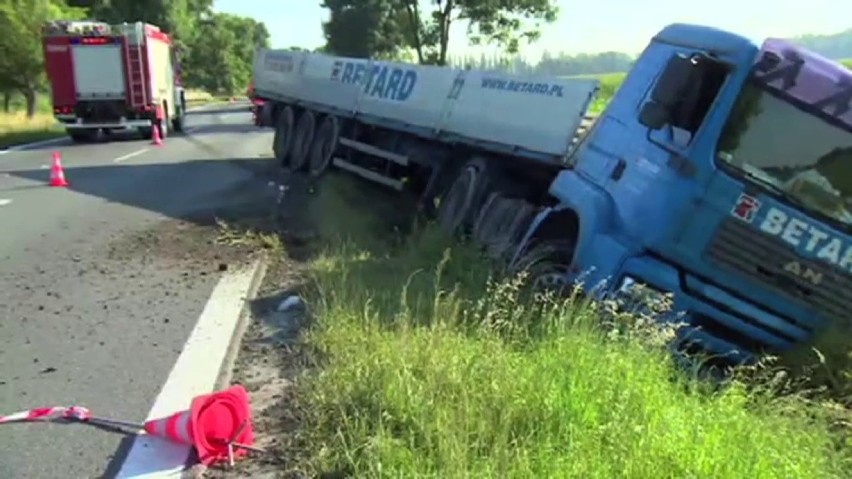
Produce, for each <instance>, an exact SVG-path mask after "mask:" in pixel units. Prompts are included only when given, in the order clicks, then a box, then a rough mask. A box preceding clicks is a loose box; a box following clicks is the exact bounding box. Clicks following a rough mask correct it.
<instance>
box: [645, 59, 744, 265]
mask: <svg viewBox="0 0 852 479" xmlns="http://www.w3.org/2000/svg"><path fill="white" fill-rule="evenodd" d="M731 71H732V68H731V66H730V65H728V64H727V63H725V62H722V61H719V60H718V59H716V58H715V57H713V56H710V55H708V54H706V53H704V52H693V53H691V54H683V53H675V54H673V55H672V57H671V58H670V59H669V61H668V64H667V65H666V67H665V68H664V70H663V71H662V73H661V74H660V76H659V78H658V80H657V82H656V84H655V85H654V87H653V89H652V90H651V92H650V93H649V95H648V98H647V101H646V102H645V103H644V104H643V105H642V106H641V107H640V111H639V123H641V124H642V125H644V126H645V127H646V128H647V129H648V130H647V139H648V142H649V143H650V144H652V145H654V146H656V147H658V148H660V149H662V150H664V151H665V152H666V153H667V159H666V165H665V167H666V168H668V169H670V170H672V171H673V172H674V174H675V175H676V177H677V178H679V181H677V183H676V184H677V187H678V189H680V190H681V192H680V193H679V194H678V195H677V202H678V204H679V205H680V207H675V206H671V207H670V208H668V209H669V210H670V215H671V216H670V218H669V221H667V222H666V223H667V224H670V225H671V226H670V227H669V228H670V229H669V233H668V234H666V235H664V236H665V237H667V240H668V241H671V242H674V243H678V242H679V241H680V240H682V238H681V237H682V235H683V234H684V233H685V232H686V231H688V230H689V229H691V228H693V227H694V226H696V225H694V224H693V222H694V221H699V222H701V224H706V223H704V221H705V220H707V219H708V214H711V211H709V210H710V209H712V208H711V205H710V204H708V203H707V202H706V201H705V195H704V193H705V191H706V188H707V186H708V184H709V180H710V179H711V178H712V173H713V167H712V165H713V159H712V157H713V156H714V155H715V140H714V137H715V135H713V134H712V133H710V130H711V129H710V128H708V124H709V118H710V117H711V113H712V112H713V108H714V105H716V103H717V100H718V98H719V95H720V93H721V92H722V88H723V86H724V85H725V83H726V81H727V80H728V78H729V76H730V73H731ZM692 246H695V245H692ZM688 248H689V247H688Z"/></svg>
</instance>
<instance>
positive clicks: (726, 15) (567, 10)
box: [214, 0, 852, 58]
mask: <svg viewBox="0 0 852 479" xmlns="http://www.w3.org/2000/svg"><path fill="white" fill-rule="evenodd" d="M554 1H555V3H556V4H557V5H558V6H559V10H560V13H559V17H558V19H557V20H556V22H554V23H552V24H549V25H546V26H545V27H544V28H543V29H542V36H541V38H540V39H539V40H538V41H537V42H536V43H535V44H533V45H529V46H524V47H523V49H522V53H523V54H524V56H527V57H529V58H538V57H540V56H541V54H542V52H544V51H545V50H547V51H550V52H551V53H560V52H564V53H568V54H576V53H597V52H602V51H622V52H626V53H631V54H633V53H638V52H640V51H641V50H642V49H643V48H644V47H645V44H646V43H647V42H648V40H649V39H650V38H651V37H652V36H653V35H654V34H655V33H656V32H657V31H659V30H660V29H661V28H662V27H664V26H665V25H667V24H669V23H676V22H684V23H698V24H703V25H708V26H712V27H717V28H722V29H725V30H729V31H732V32H735V33H740V34H743V35H745V36H748V37H751V38H754V39H755V40H757V41H760V40H762V39H763V38H766V37H793V36H798V35H801V34H806V33H815V34H827V33H837V32H840V31H843V30H846V29H848V28H852V1H850V0H798V1H796V0H712V1H710V2H707V1H703V0H702V1H697V0H692V1H689V0H554ZM320 3H321V2H320V0H215V2H214V9H216V10H217V11H220V12H227V13H235V14H239V15H244V16H250V17H253V18H255V19H257V20H259V21H263V22H264V23H265V24H266V27H267V29H268V30H269V33H270V35H271V37H272V38H271V43H272V47H273V48H287V47H291V46H298V47H303V48H310V49H313V48H316V47H319V46H321V45H322V44H323V43H324V39H323V35H322V27H321V24H322V21H323V20H325V19H326V18H327V16H328V14H327V13H326V12H327V11H326V10H325V9H323V8H321V7H320V6H319V5H320ZM584 6H593V7H594V11H592V12H589V13H586V12H583V11H582V10H583V8H584ZM585 8H588V7H585ZM601 12H610V14H609V15H602V14H601ZM450 51H451V54H452V55H464V54H469V53H470V54H478V53H479V52H480V51H481V50H478V49H475V48H473V47H469V46H468V45H467V42H466V40H465V26H464V25H456V28H455V29H454V30H452V31H451V37H450Z"/></svg>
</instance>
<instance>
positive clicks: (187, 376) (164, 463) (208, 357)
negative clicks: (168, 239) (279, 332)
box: [116, 260, 261, 479]
mask: <svg viewBox="0 0 852 479" xmlns="http://www.w3.org/2000/svg"><path fill="white" fill-rule="evenodd" d="M260 261H261V260H256V261H255V262H254V263H253V264H252V265H251V266H250V267H248V268H246V269H244V270H240V271H237V272H234V273H226V274H225V275H223V276H222V278H221V279H220V280H219V283H218V284H217V285H216V288H215V289H214V290H213V293H212V294H211V295H210V299H209V300H208V301H207V304H206V305H205V306H204V311H202V312H201V316H200V317H199V318H198V323H196V325H195V328H194V329H193V330H192V333H190V335H189V339H187V341H186V344H184V346H183V351H182V352H181V353H180V356H178V358H177V361H176V362H175V365H174V367H173V368H172V371H171V373H170V374H169V377H168V378H167V379H166V383H165V385H163V389H162V390H161V391H160V395H159V396H157V399H156V400H155V401H154V405H153V407H151V411H150V412H149V413H148V418H147V419H146V421H150V420H152V419H160V418H163V417H168V416H171V415H172V414H174V413H177V412H181V411H185V410H186V409H188V408H189V405H190V403H191V402H192V399H193V398H195V397H196V396H199V395H202V394H208V393H210V392H212V391H213V389H214V388H215V387H216V381H217V379H218V378H219V372H220V369H221V368H222V364H223V363H224V362H225V360H226V357H227V353H228V349H229V347H230V345H231V340H232V338H233V336H234V333H235V332H236V330H237V325H238V323H239V320H240V317H241V315H242V314H243V309H244V307H245V303H246V301H247V297H248V295H249V293H250V290H251V288H252V283H253V281H254V277H255V275H256V274H257V272H258V271H259V268H260V267H261V263H260ZM189 453H190V446H184V445H179V444H175V443H172V442H170V441H168V440H167V439H164V438H159V437H151V436H146V435H144V434H143V435H140V436H137V437H136V439H135V440H134V442H133V446H132V447H131V448H130V452H129V453H128V455H127V458H126V459H125V461H124V464H123V465H122V466H121V470H120V471H119V473H118V475H117V476H116V477H117V478H131V477H132V478H140V479H141V478H162V477H180V474H181V471H183V470H184V469H185V468H186V461H187V459H188V457H189Z"/></svg>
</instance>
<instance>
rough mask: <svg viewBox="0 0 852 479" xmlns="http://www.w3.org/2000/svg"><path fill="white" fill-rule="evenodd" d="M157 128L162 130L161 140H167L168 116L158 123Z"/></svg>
mask: <svg viewBox="0 0 852 479" xmlns="http://www.w3.org/2000/svg"><path fill="white" fill-rule="evenodd" d="M156 128H159V129H160V139H161V140H165V139H166V137H167V136H169V117H168V116H166V117H164V118H163V119H162V120H159V121H158V122H157V125H156Z"/></svg>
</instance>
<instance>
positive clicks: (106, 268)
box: [0, 103, 271, 479]
mask: <svg viewBox="0 0 852 479" xmlns="http://www.w3.org/2000/svg"><path fill="white" fill-rule="evenodd" d="M187 123H188V130H189V133H188V134H186V135H182V136H178V135H173V136H170V137H169V138H167V139H166V140H165V144H164V145H163V146H160V147H157V146H152V145H150V144H149V142H147V141H143V140H139V139H132V138H131V139H120V138H117V139H115V140H114V141H111V142H103V143H97V144H89V145H74V144H71V143H70V142H67V141H62V142H58V143H54V144H50V145H43V146H37V147H32V148H29V149H24V150H20V151H8V152H5V153H0V273H2V274H0V414H8V413H12V412H16V411H20V410H24V409H30V408H34V407H40V406H48V405H71V404H78V405H82V406H85V407H88V408H90V409H91V410H92V411H93V413H95V414H98V415H102V416H106V417H112V418H118V419H125V420H131V421H142V420H144V418H145V416H146V415H147V413H148V411H149V409H150V408H151V405H152V404H153V402H154V400H155V398H156V396H157V394H158V393H159V391H160V389H161V387H162V385H163V383H164V381H165V380H166V378H167V377H168V374H169V372H170V370H171V368H172V365H173V364H174V362H175V359H176V358H177V355H178V354H179V352H180V349H181V347H182V345H183V343H184V342H185V341H186V338H187V337H188V335H189V332H190V331H191V329H192V327H193V326H194V324H195V322H196V320H197V319H198V317H199V315H200V313H201V311H202V308H203V306H204V304H205V302H206V300H207V298H208V296H209V295H210V293H211V291H212V289H213V287H214V285H215V282H216V280H217V279H218V274H217V273H215V271H216V270H215V268H214V267H213V266H211V268H210V273H209V274H208V273H207V271H203V272H201V271H187V267H186V265H185V263H181V262H180V261H177V260H176V259H175V258H167V257H159V256H157V255H148V256H146V255H141V254H140V255H136V256H133V255H126V256H125V257H123V258H116V257H115V256H114V255H113V256H111V255H109V254H107V253H108V251H110V250H115V249H116V248H121V247H122V246H121V245H122V244H123V245H124V246H123V247H124V248H129V249H133V248H134V243H133V242H132V241H125V238H128V237H131V236H132V235H133V234H134V232H137V231H140V230H143V229H145V228H149V227H151V226H152V225H155V224H157V223H158V222H162V221H164V220H166V219H168V218H178V217H186V216H188V215H192V214H193V213H197V212H199V211H203V210H205V209H210V208H213V207H216V206H217V205H219V204H221V203H223V202H225V201H227V196H228V192H229V191H232V190H233V189H234V188H235V187H237V186H238V185H239V184H243V183H245V182H248V181H259V180H258V175H257V173H256V171H253V170H252V169H251V168H246V167H244V166H243V165H241V163H248V162H250V161H254V162H255V163H256V162H258V161H259V160H257V157H258V156H259V155H261V154H266V153H267V152H268V151H269V149H270V146H269V145H270V141H271V139H270V135H269V133H268V132H265V131H260V130H258V129H256V128H254V127H253V126H251V125H250V124H249V113H248V112H247V104H245V103H241V104H237V105H233V106H232V105H225V106H224V107H223V106H218V107H208V108H207V109H205V110H202V111H198V112H195V113H194V114H192V115H190V116H189V117H188V122H187ZM53 151H59V152H61V154H62V161H63V166H64V167H65V174H66V177H67V179H68V181H69V182H70V184H71V186H70V188H68V189H61V188H49V187H47V186H46V183H47V180H48V176H49V171H50V170H49V165H50V161H51V154H52V152H53ZM252 159H254V160H252ZM237 160H242V161H237ZM122 241H124V243H122ZM116 245H119V246H116ZM198 268H201V269H204V268H206V267H205V266H204V265H202V266H199V267H198ZM123 439H124V438H123V437H122V436H121V435H118V434H115V433H114V432H107V431H101V430H97V429H94V428H91V427H86V426H83V425H61V424H45V423H35V424H7V425H0V477H2V478H9V479H16V478H28V479H41V478H59V477H67V478H89V477H101V476H102V475H103V474H104V473H105V471H106V468H107V466H108V464H110V463H112V466H113V467H114V466H115V465H116V464H115V463H116V462H117V461H118V460H119V459H120V458H121V456H122V453H123V451H124V449H125V448H126V446H127V445H128V444H129V443H128V441H126V440H123ZM116 458H117V459H116Z"/></svg>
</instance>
